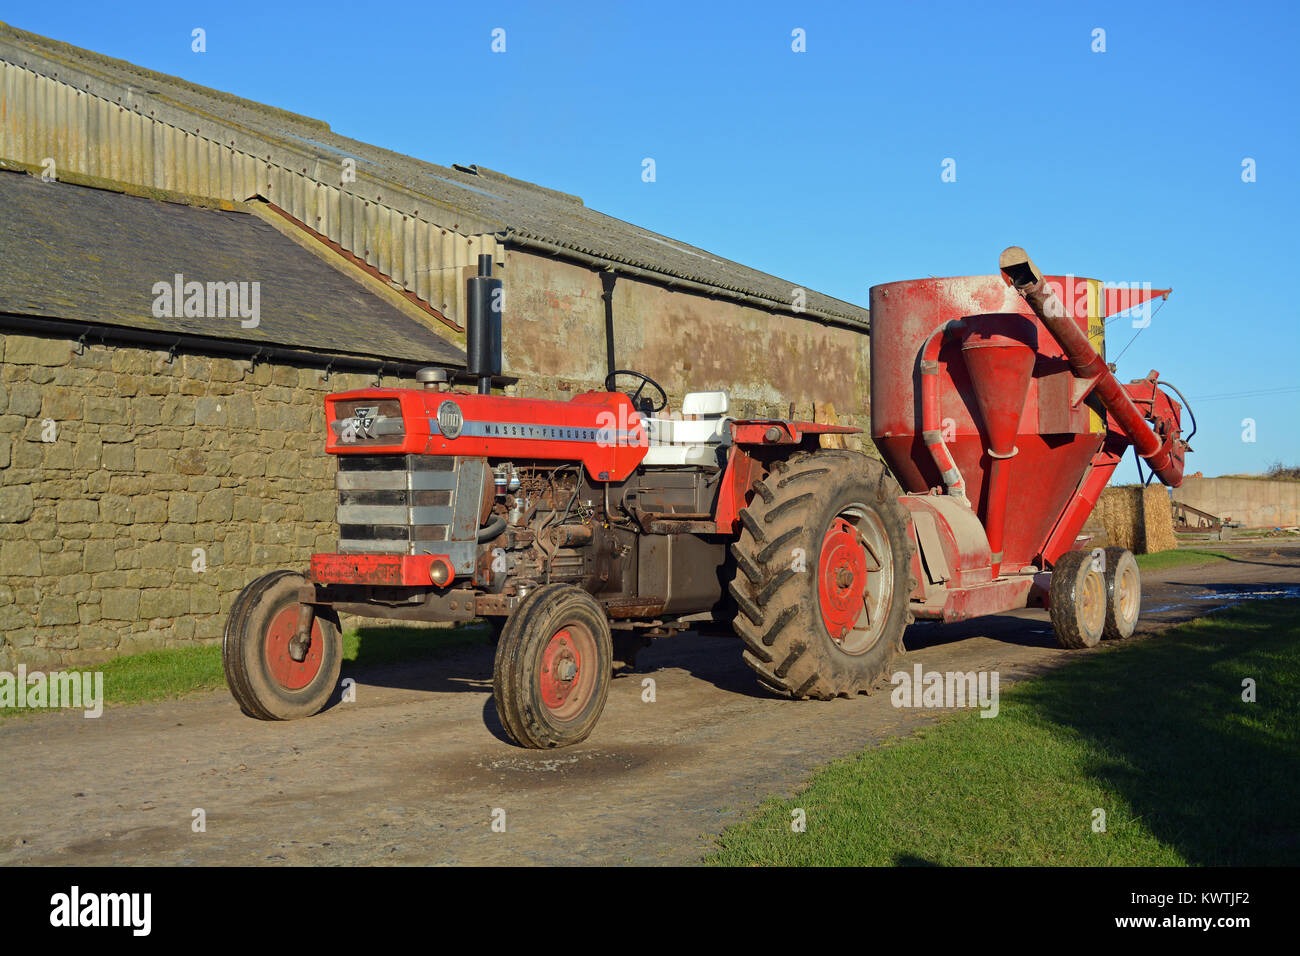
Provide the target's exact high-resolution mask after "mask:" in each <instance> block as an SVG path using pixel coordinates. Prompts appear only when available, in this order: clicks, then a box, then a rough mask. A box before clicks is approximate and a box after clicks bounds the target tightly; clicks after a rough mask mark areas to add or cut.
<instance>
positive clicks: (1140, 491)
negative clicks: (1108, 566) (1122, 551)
mask: <svg viewBox="0 0 1300 956" xmlns="http://www.w3.org/2000/svg"><path fill="white" fill-rule="evenodd" d="M1093 518H1094V520H1099V521H1100V523H1101V526H1102V527H1103V528H1105V531H1106V538H1107V539H1108V541H1109V543H1110V544H1111V545H1114V546H1116V547H1120V548H1128V549H1129V550H1130V551H1132V552H1133V553H1134V554H1150V553H1152V552H1154V551H1168V550H1169V549H1171V548H1176V547H1178V539H1177V538H1175V537H1174V512H1173V506H1172V505H1171V504H1170V500H1169V490H1168V489H1167V488H1165V487H1164V486H1163V485H1160V486H1155V487H1146V488H1143V487H1142V486H1141V485H1120V486H1119V487H1116V488H1107V489H1106V490H1105V491H1103V492H1102V493H1101V498H1100V499H1099V500H1098V501H1097V507H1096V508H1095V509H1094V510H1093Z"/></svg>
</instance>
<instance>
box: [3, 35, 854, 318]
mask: <svg viewBox="0 0 1300 956" xmlns="http://www.w3.org/2000/svg"><path fill="white" fill-rule="evenodd" d="M0 61H4V62H5V63H7V64H8V68H5V69H3V71H2V72H0V91H2V93H3V96H4V98H5V103H6V108H5V109H4V110H3V111H0V155H4V156H10V157H11V158H16V159H18V160H19V161H20V162H23V163H25V164H27V165H29V166H30V165H33V164H35V163H39V161H40V160H39V157H45V156H49V157H52V158H54V159H55V160H56V162H57V163H65V164H71V165H72V167H73V168H78V170H79V171H83V168H84V171H86V174H87V175H91V176H97V177H101V178H104V179H108V180H119V181H124V182H131V183H139V184H140V185H143V186H146V187H153V188H158V189H167V190H175V191H179V192H183V193H186V194H189V195H195V196H204V197H211V198H217V199H238V200H243V199H248V198H251V197H253V196H262V197H264V198H266V199H269V200H270V201H272V202H274V203H276V204H277V205H279V206H281V207H282V208H284V209H285V210H286V211H288V212H289V213H290V214H291V215H292V216H293V217H294V218H296V219H298V220H300V221H301V222H303V223H305V224H307V225H308V226H309V227H311V228H313V229H315V230H317V231H318V232H320V233H321V234H322V235H325V236H327V237H328V238H330V239H331V240H333V241H335V242H338V243H339V244H340V245H341V246H343V248H345V249H347V250H349V251H350V252H352V253H354V254H355V255H357V256H359V257H361V258H363V259H364V260H365V261H366V262H367V263H369V264H371V265H374V266H375V267H376V268H378V269H379V270H380V271H381V272H383V273H385V274H386V275H389V276H391V277H392V278H393V279H394V280H395V281H396V282H398V283H399V284H400V285H401V286H403V287H404V288H406V289H408V290H410V291H412V292H414V293H415V294H416V295H417V296H419V297H420V298H421V299H424V300H426V301H428V302H429V303H430V304H431V305H432V306H433V307H434V308H436V309H439V310H441V311H443V312H444V314H446V315H448V316H449V317H451V318H453V319H455V318H456V317H457V316H459V315H461V314H463V312H462V303H461V302H460V296H461V294H462V292H461V290H460V286H461V279H462V274H461V271H460V270H461V269H462V268H463V267H464V266H465V265H468V264H470V263H472V262H473V261H474V257H475V256H476V255H477V254H478V253H479V252H495V240H496V239H500V240H503V241H505V242H507V243H517V244H520V245H523V246H534V247H537V248H540V249H546V250H550V251H553V252H556V253H557V254H561V255H563V254H566V253H569V254H572V255H574V256H575V257H576V258H579V259H584V260H588V259H589V260H596V264H603V265H605V266H607V267H625V268H627V269H628V270H629V271H634V272H635V271H637V270H640V271H643V272H645V273H650V274H653V276H657V277H661V278H662V280H663V281H666V282H669V283H670V284H671V283H677V284H679V285H681V286H683V287H685V288H690V289H693V290H694V291H699V292H703V293H708V294H717V295H722V296H725V297H730V298H734V299H738V300H741V301H745V302H748V303H750V304H754V305H760V306H763V307H766V308H771V309H773V310H777V311H783V312H790V311H791V295H792V292H793V289H794V288H795V287H796V286H797V285H798V284H797V283H793V282H788V281H785V280H782V279H779V278H776V277H774V276H771V275H768V274H766V273H763V272H759V271H758V270H755V269H750V268H748V267H746V266H743V265H740V264H739V263H735V262H731V261H729V260H727V259H724V258H722V257H720V256H715V255H713V254H712V253H709V252H707V251H705V250H703V249H698V248H696V247H694V246H690V245H687V244H686V243H682V242H678V241H676V240H674V239H671V238H669V237H666V236H661V235H657V234H655V233H653V232H650V231H648V230H645V229H641V228H639V227H637V226H634V225H631V224H629V223H626V222H623V221H621V220H619V219H615V218H613V217H611V216H606V215H604V214H602V213H599V212H596V211H595V210H592V209H589V208H587V207H586V206H584V205H583V204H582V201H581V200H580V199H578V198H577V197H574V196H570V195H567V194H565V193H561V192H557V191H555V190H550V189H546V188H544V187H541V186H537V185H534V184H532V183H527V182H523V181H521V180H517V179H513V178H511V177H509V176H506V175H504V174H500V173H496V172H493V171H491V170H487V169H483V168H481V167H475V166H452V167H443V166H437V165H434V164H432V163H426V162H423V161H421V160H417V159H413V158H411V157H409V156H403V155H401V154H400V153H394V152H391V151H388V150H385V149H381V148H379V147H376V146H372V145H369V144H366V143H361V142H358V141H357V140H353V139H349V138H347V137H343V136H339V135H337V134H335V133H334V132H332V131H331V130H330V128H329V126H328V124H326V123H323V122H321V121H319V120H314V119H311V118H308V117H304V116H299V115H297V114H294V113H289V112H286V111H284V110H279V109H275V108H274V107H269V106H265V105H263V104H260V103H255V102H252V101H249V100H244V99H241V98H239V97H236V96H232V95H230V94H228V93H222V92H219V91H217V90H211V89H207V88H205V87H201V86H198V85H196V84H193V83H189V82H186V81H185V80H181V79H177V78H175V77H170V76H166V75H164V74H161V73H156V72H154V71H151V70H146V69H143V68H141V67H138V66H135V65H133V64H130V63H126V62H124V61H121V60H114V59H111V58H109V57H105V56H102V55H100V54H97V53H93V52H91V51H88V50H83V49H80V48H78V47H74V46H71V45H69V44H66V43H61V42H58V41H55V40H50V39H47V38H45V37H41V36H38V35H36V34H32V33H27V32H25V31H21V30H17V29H14V28H12V27H9V26H7V25H4V24H0ZM11 154H12V155H11ZM33 157H38V158H36V159H33ZM346 158H352V159H354V160H355V161H356V181H355V182H340V181H339V180H340V167H341V163H342V160H343V159H346ZM803 311H804V314H805V315H807V316H809V317H813V318H822V319H828V320H831V321H835V322H839V323H843V324H846V325H850V326H855V327H859V328H866V326H867V322H868V313H867V310H866V309H863V308H860V307H858V306H856V305H853V304H851V303H848V302H843V301H841V300H839V299H834V298H831V297H829V296H824V295H821V294H819V293H816V292H813V291H811V290H807V291H806V301H805V308H804V310H803Z"/></svg>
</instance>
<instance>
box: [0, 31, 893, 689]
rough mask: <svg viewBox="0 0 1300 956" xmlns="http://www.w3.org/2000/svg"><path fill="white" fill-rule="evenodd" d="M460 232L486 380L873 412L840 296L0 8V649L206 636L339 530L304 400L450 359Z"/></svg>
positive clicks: (13, 658) (143, 644) (769, 407)
mask: <svg viewBox="0 0 1300 956" xmlns="http://www.w3.org/2000/svg"><path fill="white" fill-rule="evenodd" d="M482 254H487V255H491V256H492V257H493V260H494V264H495V269H494V271H495V273H496V274H497V275H500V276H502V277H504V279H505V283H506V288H507V290H508V291H507V297H506V309H505V337H504V338H505V342H504V365H505V369H504V371H505V373H506V375H507V376H508V381H507V384H505V386H504V387H505V388H506V390H507V392H508V393H517V394H527V395H535V396H538V397H552V398H563V397H565V396H566V395H568V394H572V393H575V392H579V391H584V390H587V389H591V388H598V387H600V383H601V382H602V380H603V379H604V377H605V375H606V373H607V372H608V371H609V370H610V369H612V368H615V367H619V368H635V369H638V370H641V371H644V372H645V373H647V374H649V375H651V376H653V377H654V378H656V379H657V380H659V381H660V382H662V383H663V385H664V386H665V388H666V389H667V390H668V392H669V395H670V397H671V399H672V400H673V404H674V407H675V406H676V405H677V404H678V403H679V402H680V399H681V397H682V395H683V394H684V393H685V392H686V391H690V390H707V389H714V388H724V389H726V390H727V391H728V392H729V393H730V399H731V408H732V414H736V415H780V416H785V415H788V414H790V413H791V411H792V409H793V411H794V412H795V413H797V414H798V415H799V416H800V417H807V418H811V417H816V418H818V419H819V420H831V421H839V422H841V423H845V424H857V425H860V426H864V427H865V425H866V423H867V413H868V339H867V334H868V331H869V329H868V315H867V312H866V310H865V309H862V308H859V307H857V306H855V305H852V304H850V303H847V302H843V301H839V300H837V299H833V298H830V297H827V296H824V295H819V294H818V293H816V292H814V291H812V290H805V289H802V288H799V287H798V286H797V284H796V283H793V282H788V281H785V280H782V279H778V278H776V277H773V276H770V275H766V274H764V273H761V272H758V271H756V270H754V269H750V268H747V267H745V266H742V265H740V264H738V263H735V262H729V261H727V260H725V259H722V258H720V257H718V256H715V255H712V254H710V253H708V252H706V251H704V250H702V249H697V248H694V247H692V246H689V245H687V244H685V243H681V242H678V241H676V240H673V239H670V238H668V237H665V236H660V235H657V234H654V233H652V232H649V231H647V230H644V229H639V228H637V227H635V226H633V225H630V224H628V223H625V222H622V221H620V220H617V219H614V218H612V217H609V216H606V215H603V214H601V213H598V212H596V211H595V210H592V209H589V208H588V207H587V206H585V205H584V204H583V202H582V200H581V199H580V198H578V197H576V196H571V195H568V194H565V193H561V192H557V191H554V190H550V189H546V188H544V187H541V186H537V185H533V184H531V183H527V182H522V181H520V180H517V179H513V178H511V177H509V176H507V175H504V174H502V173H497V172H494V171H492V170H489V169H485V168H482V167H478V166H473V165H453V166H450V167H442V166H436V165H432V164H430V163H426V162H422V161H420V160H416V159H413V158H411V157H408V156H403V155H399V154H397V153H393V152H389V151H387V150H384V149H382V148H380V147H377V146H371V145H368V144H365V143H361V142H357V141H355V140H352V139H348V138H346V137H343V136H339V135H337V134H335V133H334V132H332V131H331V130H330V128H329V126H328V125H327V124H326V123H324V122H321V121H319V120H314V119H309V118H307V117H303V116H298V115H295V114H292V113H288V112H285V111H283V110H279V109H275V108H273V107H270V106H265V105H262V104H259V103H254V102H251V101H248V100H243V99H240V98H237V97H234V96H231V95H228V94H225V93H221V92H218V91H215V90H211V89H206V88H203V87H200V86H196V85H194V84H191V83H187V82H185V81H184V80H180V79H177V78H175V77H170V76H165V75H163V74H159V73H156V72H152V71H149V70H146V69H143V68H141V67H137V66H134V65H132V64H130V63H126V62H123V61H120V60H114V59H110V58H108V57H105V56H101V55H99V54H96V53H93V52H90V51H87V50H83V49H79V48H77V47H73V46H69V45H68V44H65V43H61V42H57V41H54V40H50V39H47V38H44V37H40V36H37V35H35V34H31V33H27V32H24V31H21V30H17V29H14V28H12V27H9V26H6V25H4V24H0V262H3V268H0V373H2V374H0V635H3V643H2V644H0V669H5V668H9V667H12V666H13V665H15V664H17V663H20V662H21V663H26V664H27V665H28V666H30V667H47V668H53V667H58V666H65V665H72V664H86V663H93V662H96V661H101V660H104V659H106V658H108V657H112V656H115V655H117V654H123V653H131V652H136V651H140V650H145V649H150V648H156V647H164V646H179V645H185V644H191V643H195V642H211V641H214V640H217V639H219V638H220V635H221V630H222V626H223V622H224V616H225V612H227V611H228V610H229V607H230V605H231V603H232V602H233V600H234V597H235V595H236V594H237V593H238V591H239V590H240V589H241V588H242V587H243V586H244V584H246V583H247V582H248V581H250V580H252V579H253V578H255V577H257V576H258V575H260V574H262V573H264V572H267V571H270V570H274V569H276V568H281V567H302V566H305V564H306V563H307V560H308V557H309V555H310V554H311V553H312V552H313V551H321V550H333V549H334V547H335V545H336V543H337V529H336V527H335V524H334V509H335V492H334V484H333V482H334V477H333V476H334V466H333V462H332V461H331V460H330V459H329V458H328V457H327V456H326V455H324V453H323V451H322V445H323V435H324V422H323V408H322V402H321V399H322V398H323V396H324V395H325V394H327V393H328V392H331V391H341V390H344V389H347V388H355V387H360V386H363V385H370V384H375V383H381V384H384V385H413V384H414V377H413V376H414V373H415V371H416V370H417V369H418V368H420V367H423V366H428V365H437V366H442V367H445V368H447V369H449V370H451V371H452V372H453V373H454V372H455V371H456V370H457V369H458V368H463V367H464V363H465V357H464V346H465V338H464V308H465V303H464V295H465V291H464V290H465V280H466V278H467V277H468V276H469V275H471V274H472V273H473V272H474V271H475V265H474V264H475V263H476V262H477V257H478V256H479V255H482ZM868 445H869V443H868Z"/></svg>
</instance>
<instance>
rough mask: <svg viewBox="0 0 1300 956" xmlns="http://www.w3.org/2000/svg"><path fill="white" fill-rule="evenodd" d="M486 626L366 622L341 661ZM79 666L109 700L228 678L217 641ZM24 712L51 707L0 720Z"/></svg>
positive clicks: (458, 642) (480, 634) (179, 692)
mask: <svg viewBox="0 0 1300 956" xmlns="http://www.w3.org/2000/svg"><path fill="white" fill-rule="evenodd" d="M485 629H486V625H485V624H482V623H472V624H464V625H461V626H459V627H452V628H446V629H441V628H427V627H410V626H403V625H366V626H363V627H359V628H355V629H353V630H350V631H346V632H344V634H343V664H344V666H347V665H349V664H351V665H355V666H360V667H366V666H371V665H375V664H394V663H400V662H403V661H410V660H421V659H429V658H435V657H438V656H439V655H441V654H443V653H446V652H447V651H448V650H451V649H453V648H457V647H464V646H465V645H467V644H477V643H481V642H482V641H483V640H484V638H485V634H486V630H485ZM76 669H77V670H83V669H84V670H97V671H102V672H103V674H104V703H105V705H106V706H110V705H122V704H141V703H146V702H149V701H156V700H167V699H171V698H175V697H183V696H185V695H186V694H193V693H198V692H200V691H206V690H212V689H214V688H217V687H224V686H225V684H226V678H225V675H224V673H223V672H222V668H221V647H220V646H219V645H211V646H205V647H185V648H169V649H167V650H158V651H147V652H146V653H143V654H130V655H127V656H125V657H117V658H114V659H113V660H110V661H106V662H104V663H103V664H99V665H97V666H95V667H88V668H76ZM21 713H28V714H33V713H49V711H45V710H33V709H30V708H14V707H5V708H0V720H3V719H4V717H6V716H10V715H13V714H21Z"/></svg>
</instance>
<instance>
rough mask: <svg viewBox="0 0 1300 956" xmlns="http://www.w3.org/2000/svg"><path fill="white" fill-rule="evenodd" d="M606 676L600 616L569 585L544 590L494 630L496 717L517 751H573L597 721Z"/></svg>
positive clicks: (605, 628) (607, 657)
mask: <svg viewBox="0 0 1300 956" xmlns="http://www.w3.org/2000/svg"><path fill="white" fill-rule="evenodd" d="M613 670H614V651H613V644H612V641H611V639H610V629H609V620H608V619H607V618H606V617H605V611H604V609H603V608H602V607H601V606H600V605H599V604H597V603H596V600H595V599H594V598H593V597H592V596H591V595H590V594H588V593H587V592H586V591H583V590H581V589H580V588H576V587H574V586H573V585H570V584H548V585H545V586H543V587H540V588H538V589H537V590H535V591H533V592H532V593H531V594H529V595H528V596H527V597H525V598H524V599H523V600H522V601H521V602H520V603H519V606H518V607H517V608H515V611H514V613H513V614H511V615H510V617H509V618H508V619H507V620H506V626H505V628H504V629H503V630H502V631H501V641H500V643H499V644H498V645H497V654H496V663H495V666H494V667H493V673H492V696H493V698H494V699H495V701H496V707H497V716H498V717H500V719H501V725H502V727H504V728H505V731H506V733H507V734H509V735H510V738H511V739H512V740H513V741H515V743H517V744H519V745H520V746H521V747H530V748H533V749H536V750H544V749H547V748H549V747H567V746H569V745H571V744H576V743H578V742H579V741H582V740H585V739H586V738H587V735H588V734H590V733H591V731H592V729H593V728H594V727H595V726H596V721H597V720H599V719H600V714H601V711H603V710H604V709H605V699H606V698H607V697H608V696H609V684H610V679H611V678H612V676H613Z"/></svg>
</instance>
